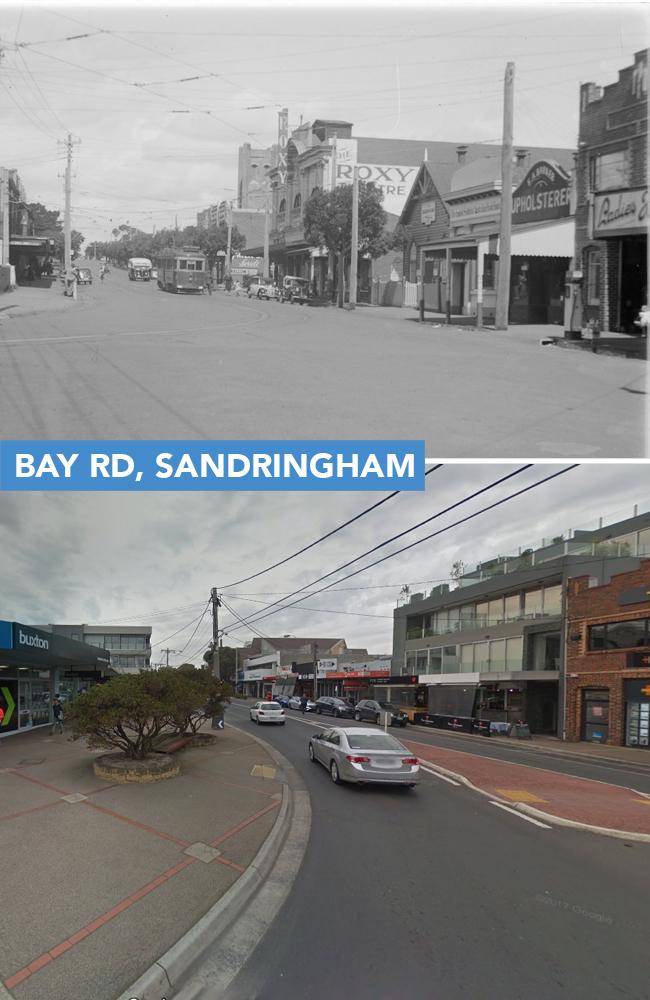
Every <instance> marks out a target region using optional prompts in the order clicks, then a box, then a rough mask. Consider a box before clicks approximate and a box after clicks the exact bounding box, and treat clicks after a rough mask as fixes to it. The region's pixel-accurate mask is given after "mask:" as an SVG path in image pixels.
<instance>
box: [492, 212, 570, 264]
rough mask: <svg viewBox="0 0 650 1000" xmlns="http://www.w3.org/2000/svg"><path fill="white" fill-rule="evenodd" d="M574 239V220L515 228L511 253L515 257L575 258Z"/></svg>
mask: <svg viewBox="0 0 650 1000" xmlns="http://www.w3.org/2000/svg"><path fill="white" fill-rule="evenodd" d="M574 239H575V220H574V219H572V218H570V219H558V220H557V221H553V222H544V223H541V224H540V225H536V226H525V227H523V226H522V227H521V228H519V227H515V228H514V229H513V230H512V237H511V241H510V252H511V254H512V256H513V257H573V251H574ZM499 242H500V241H499ZM497 247H498V244H497ZM498 252H499V251H498V249H497V253H498Z"/></svg>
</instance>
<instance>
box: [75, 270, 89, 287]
mask: <svg viewBox="0 0 650 1000" xmlns="http://www.w3.org/2000/svg"><path fill="white" fill-rule="evenodd" d="M74 273H75V277H76V279H77V284H78V285H92V283H93V272H92V271H91V270H90V268H89V267H75V268H74Z"/></svg>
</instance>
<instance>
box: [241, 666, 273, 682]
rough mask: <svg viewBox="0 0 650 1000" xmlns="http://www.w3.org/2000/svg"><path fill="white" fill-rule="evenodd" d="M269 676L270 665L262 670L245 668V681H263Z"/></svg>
mask: <svg viewBox="0 0 650 1000" xmlns="http://www.w3.org/2000/svg"><path fill="white" fill-rule="evenodd" d="M268 677H269V668H268V665H267V666H266V667H264V668H263V669H262V670H245V671H244V681H263V680H266V679H268Z"/></svg>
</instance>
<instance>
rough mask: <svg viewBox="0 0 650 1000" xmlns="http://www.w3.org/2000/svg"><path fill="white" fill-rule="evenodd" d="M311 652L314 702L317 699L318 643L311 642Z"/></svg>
mask: <svg viewBox="0 0 650 1000" xmlns="http://www.w3.org/2000/svg"><path fill="white" fill-rule="evenodd" d="M311 652H312V656H313V659H314V701H316V699H317V698H318V643H317V642H312V644H311Z"/></svg>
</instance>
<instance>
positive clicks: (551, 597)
mask: <svg viewBox="0 0 650 1000" xmlns="http://www.w3.org/2000/svg"><path fill="white" fill-rule="evenodd" d="M561 613H562V584H560V583H557V584H555V585H554V586H553V587H544V614H545V615H559V614H561Z"/></svg>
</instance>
